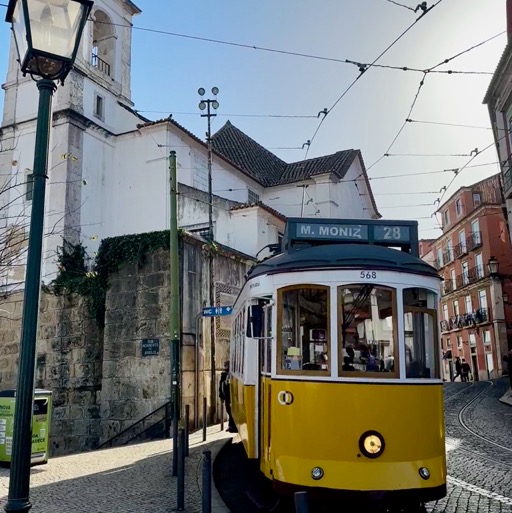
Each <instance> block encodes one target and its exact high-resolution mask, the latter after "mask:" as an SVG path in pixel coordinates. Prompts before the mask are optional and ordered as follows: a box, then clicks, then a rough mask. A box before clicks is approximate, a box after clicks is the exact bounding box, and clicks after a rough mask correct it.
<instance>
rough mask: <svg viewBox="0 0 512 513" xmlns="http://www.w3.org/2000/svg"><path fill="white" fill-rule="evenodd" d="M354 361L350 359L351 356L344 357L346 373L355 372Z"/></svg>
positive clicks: (343, 368) (343, 367)
mask: <svg viewBox="0 0 512 513" xmlns="http://www.w3.org/2000/svg"><path fill="white" fill-rule="evenodd" d="M352 361H353V359H351V358H350V356H344V357H343V365H342V367H341V368H342V370H344V371H355V370H356V368H355V367H354V366H353V365H352Z"/></svg>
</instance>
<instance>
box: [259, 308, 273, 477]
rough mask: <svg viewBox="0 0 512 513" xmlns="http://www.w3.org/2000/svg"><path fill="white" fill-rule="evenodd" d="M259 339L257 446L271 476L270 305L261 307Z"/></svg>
mask: <svg viewBox="0 0 512 513" xmlns="http://www.w3.org/2000/svg"><path fill="white" fill-rule="evenodd" d="M262 335H263V336H262V338H260V340H259V344H260V348H259V349H260V351H259V356H260V358H259V359H260V365H259V367H260V368H259V415H260V418H259V447H260V451H259V453H260V467H261V470H262V471H263V472H264V473H265V474H266V475H267V476H268V477H270V476H271V468H272V465H271V448H272V440H271V410H272V408H271V406H272V405H271V398H272V383H271V379H270V376H271V374H270V373H271V363H272V305H271V304H269V305H266V306H264V307H263V333H262Z"/></svg>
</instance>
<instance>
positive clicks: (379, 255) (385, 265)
mask: <svg viewBox="0 0 512 513" xmlns="http://www.w3.org/2000/svg"><path fill="white" fill-rule="evenodd" d="M340 267H341V268H348V269H354V268H355V269H372V270H380V271H396V272H404V273H412V274H421V275H427V276H432V277H437V278H439V274H438V271H437V269H435V268H434V267H432V266H431V265H430V264H428V263H427V262H425V261H424V260H422V259H421V258H418V257H416V256H414V255H411V254H409V253H406V252H404V251H399V250H397V249H391V248H387V247H383V246H377V245H368V244H324V245H321V246H309V247H302V248H300V247H298V248H289V249H288V250H287V251H285V252H283V253H280V254H279V255H276V256H273V257H269V258H267V259H266V260H263V261H262V262H259V263H258V264H256V265H255V266H254V267H252V269H251V270H250V271H249V273H248V275H247V277H248V278H254V277H256V276H260V275H262V274H275V273H283V272H293V271H299V270H305V269H319V268H320V269H329V268H330V269H333V268H340Z"/></svg>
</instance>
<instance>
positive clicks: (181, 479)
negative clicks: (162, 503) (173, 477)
mask: <svg viewBox="0 0 512 513" xmlns="http://www.w3.org/2000/svg"><path fill="white" fill-rule="evenodd" d="M178 438H179V442H178V507H177V510H178V511H183V510H184V509H185V431H184V430H183V429H181V428H180V434H179V437H178Z"/></svg>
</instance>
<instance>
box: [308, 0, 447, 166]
mask: <svg viewBox="0 0 512 513" xmlns="http://www.w3.org/2000/svg"><path fill="white" fill-rule="evenodd" d="M442 1H443V0H438V1H437V2H436V3H435V4H434V5H432V6H431V7H429V8H428V9H427V10H426V11H424V12H423V14H422V15H421V16H420V17H419V18H417V19H416V20H415V21H414V22H413V23H412V24H411V25H409V27H407V28H406V29H405V30H404V31H403V32H402V33H401V34H400V35H399V36H398V37H397V38H396V39H395V40H394V41H393V42H392V43H391V44H390V45H388V46H387V47H386V48H385V49H384V50H383V51H382V52H381V53H380V54H379V55H378V56H377V58H376V59H374V60H373V62H372V63H371V64H369V65H364V66H361V67H360V68H359V75H358V76H357V77H356V78H355V79H354V80H353V81H352V83H351V84H350V85H349V86H348V87H347V88H346V89H345V90H344V91H343V93H341V95H340V96H339V98H338V99H337V100H336V101H335V102H334V103H333V105H332V107H331V108H330V109H329V110H328V111H327V112H326V114H325V116H324V117H323V118H322V119H321V120H320V123H319V124H318V127H317V129H316V130H315V132H314V134H313V137H311V139H310V140H309V144H308V147H307V150H306V156H305V158H307V156H308V153H309V150H310V148H311V143H312V142H313V141H314V140H315V138H316V135H317V134H318V131H319V130H320V128H321V126H322V125H323V123H324V121H325V118H326V117H327V116H328V115H329V113H330V112H332V110H333V109H334V108H336V106H337V105H338V103H339V102H340V101H341V100H342V99H343V97H344V96H345V95H346V94H347V93H348V92H349V91H350V90H351V89H352V87H353V86H354V85H355V84H356V83H357V81H358V80H359V79H360V78H361V77H362V76H363V75H364V73H365V72H366V71H368V69H370V68H371V67H372V66H374V65H375V64H376V63H377V61H379V60H380V59H381V58H382V57H383V56H384V55H385V54H386V53H387V52H388V51H389V50H391V48H393V46H395V44H396V43H398V41H400V39H402V37H404V36H405V35H406V34H407V33H408V32H409V31H410V30H411V29H412V28H413V27H414V26H415V25H416V24H417V23H418V22H419V21H420V20H421V18H423V16H425V15H426V14H427V13H429V12H430V11H431V10H432V9H434V7H436V6H437V5H439V4H440V3H441V2H442Z"/></svg>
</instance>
